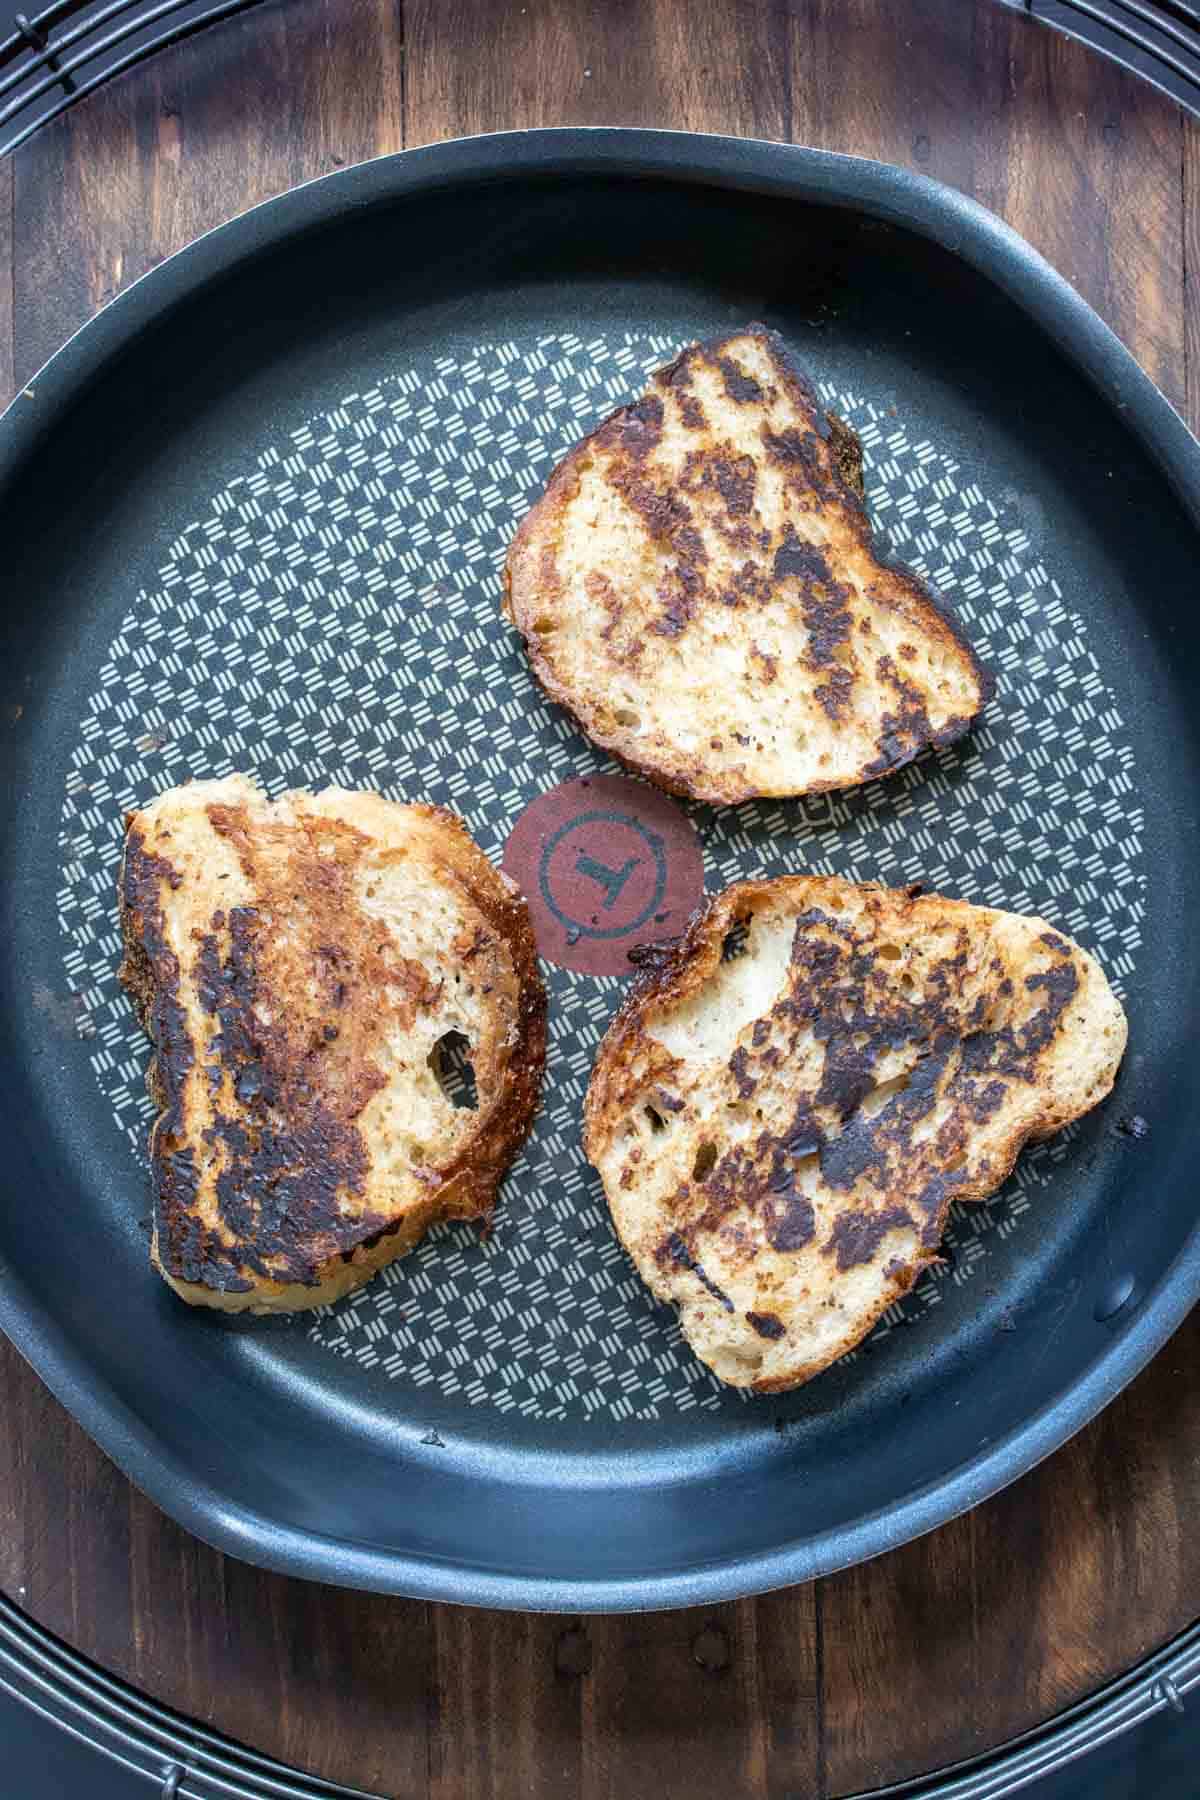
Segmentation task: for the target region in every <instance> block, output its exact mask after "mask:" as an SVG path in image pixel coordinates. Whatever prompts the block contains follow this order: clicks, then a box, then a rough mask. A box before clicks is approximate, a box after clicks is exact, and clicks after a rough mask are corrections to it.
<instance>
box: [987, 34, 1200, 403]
mask: <svg viewBox="0 0 1200 1800" xmlns="http://www.w3.org/2000/svg"><path fill="white" fill-rule="evenodd" d="M972 70H973V83H974V93H973V99H972V108H971V110H972V114H973V116H974V119H975V121H976V130H975V132H974V133H973V134H972V135H973V140H974V144H975V172H974V192H975V195H976V198H978V199H980V200H982V201H983V203H984V205H985V206H990V207H991V208H992V209H993V211H995V212H998V213H999V214H1000V215H1001V217H1003V218H1004V219H1006V220H1007V221H1008V223H1009V224H1010V225H1012V226H1014V227H1015V228H1016V230H1018V231H1019V232H1020V233H1021V234H1022V236H1023V237H1026V238H1028V240H1029V242H1030V243H1031V244H1033V245H1034V246H1035V248H1037V249H1038V250H1040V251H1041V252H1042V254H1043V256H1045V257H1046V258H1047V259H1048V260H1049V261H1050V262H1051V263H1053V265H1054V267H1055V268H1056V269H1057V270H1058V271H1059V273H1060V274H1062V275H1065V276H1066V278H1067V280H1068V281H1069V282H1071V283H1072V284H1073V286H1075V287H1077V288H1078V289H1079V291H1080V293H1081V294H1083V296H1084V298H1085V299H1087V300H1089V301H1090V302H1091V304H1092V305H1093V306H1094V307H1095V308H1096V310H1097V311H1098V312H1099V314H1100V316H1101V317H1102V318H1103V319H1104V320H1105V321H1106V322H1107V323H1108V324H1109V325H1111V326H1112V328H1113V330H1114V331H1115V332H1116V333H1117V335H1118V337H1120V338H1121V339H1123V341H1124V342H1125V343H1126V344H1127V345H1128V346H1129V348H1130V349H1131V350H1132V351H1133V353H1134V355H1135V356H1136V357H1137V358H1138V361H1139V362H1140V363H1141V364H1142V367H1143V368H1144V369H1145V370H1146V371H1147V373H1148V374H1149V375H1151V376H1152V377H1153V379H1154V380H1155V381H1156V382H1157V383H1158V385H1159V387H1161V388H1162V389H1163V391H1164V393H1166V394H1167V395H1168V397H1169V398H1170V399H1171V400H1173V401H1175V402H1176V403H1179V402H1181V401H1182V398H1183V386H1184V343H1183V309H1182V306H1181V304H1180V300H1181V295H1182V289H1183V211H1182V159H1183V147H1184V146H1183V119H1182V114H1181V113H1180V111H1179V108H1178V107H1176V106H1175V105H1173V104H1172V102H1171V101H1169V100H1167V99H1166V98H1165V97H1164V96H1163V95H1162V94H1159V93H1158V92H1157V91H1156V90H1155V89H1153V88H1151V87H1149V86H1147V84H1146V83H1145V82H1142V81H1139V80H1138V79H1137V78H1136V77H1135V76H1133V75H1130V74H1128V73H1127V72H1126V71H1124V70H1123V69H1120V68H1118V67H1117V65H1116V64H1115V63H1111V62H1109V61H1108V60H1107V59H1106V58H1104V57H1098V56H1095V55H1094V54H1093V53H1092V52H1091V51H1089V50H1087V49H1086V48H1085V47H1084V46H1083V45H1082V44H1079V43H1076V42H1075V41H1074V40H1072V39H1070V38H1065V37H1062V36H1060V35H1059V33H1057V32H1055V31H1052V30H1050V29H1049V28H1048V27H1047V26H1045V25H1043V24H1041V23H1040V22H1039V21H1038V20H1036V19H1033V18H1029V17H1026V16H1025V15H1024V14H1023V13H1016V12H1013V11H1010V10H1009V9H1008V8H1006V7H1002V6H991V7H986V8H984V9H983V10H982V11H981V12H980V15H979V18H978V21H977V30H976V47H975V54H974V57H973V60H972Z"/></svg>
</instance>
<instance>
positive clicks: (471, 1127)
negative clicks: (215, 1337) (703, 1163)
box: [120, 775, 545, 1312]
mask: <svg viewBox="0 0 1200 1800" xmlns="http://www.w3.org/2000/svg"><path fill="white" fill-rule="evenodd" d="M120 910H121V925H122V931H123V934H124V941H125V956H124V961H123V962H122V965H121V971H120V973H121V980H122V981H123V983H124V984H125V987H126V988H127V990H128V991H129V994H130V996H131V998H132V1000H133V1003H134V1005H135V1007H136V1008H137V1011H138V1015H139V1017H140V1018H141V1020H142V1023H143V1025H144V1026H145V1028H146V1030H147V1032H148V1033H149V1035H150V1038H151V1040H152V1042H153V1046H154V1051H153V1056H152V1059H151V1064H150V1073H149V1084H150V1091H151V1094H152V1096H153V1099H154V1101H155V1104H156V1105H157V1106H158V1108H159V1114H158V1117H157V1119H156V1120H155V1123H154V1125H153V1128H152V1130H151V1133H150V1161H151V1167H152V1175H153V1188H154V1233H153V1246H152V1260H153V1262H154V1264H155V1266H156V1267H157V1268H158V1270H159V1272H160V1273H161V1274H162V1275H163V1276H164V1278H165V1279H166V1280H167V1281H168V1282H169V1283H170V1285H171V1286H172V1287H173V1288H174V1289H175V1291H176V1293H178V1294H180V1295H182V1297H183V1298H184V1299H185V1300H189V1301H192V1302H193V1303H196V1304H199V1305H203V1306H211V1307H218V1308H221V1309H223V1310H225V1311H231V1312H233V1311H242V1310H250V1311H253V1312H291V1311H294V1310H296V1309H299V1308H304V1307H311V1306H317V1305H320V1304H322V1303H324V1302H326V1301H329V1300H335V1299H337V1298H338V1297H339V1296H340V1295H342V1294H345V1293H347V1292H348V1291H349V1290H350V1289H351V1288H355V1287H358V1286H359V1285H360V1284H361V1283H362V1282H364V1281H366V1280H367V1279H368V1277H369V1276H370V1275H372V1274H373V1273H374V1271H375V1270H376V1269H379V1268H381V1267H382V1266H383V1265H384V1264H385V1263H388V1262H391V1261H392V1260H393V1259H394V1258H395V1257H397V1256H401V1255H403V1253H404V1252H405V1251H406V1250H409V1249H411V1248H412V1247H413V1245H414V1244H415V1243H416V1242H417V1240H418V1239H419V1238H420V1237H421V1236H422V1235H423V1233H424V1232H426V1231H427V1230H428V1229H429V1227H430V1226H431V1225H433V1224H436V1223H437V1222H438V1221H440V1220H443V1219H455V1218H463V1219H474V1218H478V1219H483V1220H486V1219H487V1218H488V1217H489V1216H490V1214H491V1210H492V1206H493V1202H494V1199H495V1195H496V1190H497V1187H498V1185H499V1182H500V1179H501V1177H502V1176H503V1174H504V1171H505V1169H506V1168H507V1166H508V1164H509V1162H510V1161H511V1159H512V1157H513V1155H514V1154H515V1152H516V1150H517V1148H518V1146H519V1145H520V1143H521V1141H522V1139H523V1138H524V1136H525V1134H526V1132H527V1131H528V1129H529V1125H530V1122H531V1120H532V1117H533V1114H534V1111H535V1110H536V1106H537V1101H538V1094H539V1090H540V1085H541V1076H542V1065H543V1061H544V1054H545V994H544V991H543V988H542V984H541V981H540V978H539V976H538V972H537V961H536V953H535V949H534V941H533V933H532V929H531V926H530V922H529V915H528V910H527V908H526V906H525V902H524V901H523V900H522V898H521V897H520V895H519V894H518V893H517V891H516V889H515V887H514V886H513V885H512V883H510V882H509V880H508V878H507V877H506V876H504V875H502V874H500V873H498V872H497V871H496V870H495V869H494V868H493V867H492V865H491V864H490V863H489V862H488V860H487V858H486V857H485V856H484V855H483V853H482V851H481V850H479V849H478V848H477V846H476V845H475V844H474V843H473V842H472V840H471V839H470V837H469V836H468V835H467V832H466V829H465V827H464V826H463V824H462V823H461V821H460V820H459V819H457V818H456V817H455V816H454V815H453V814H452V813H449V812H445V811H443V810H442V809H440V808H438V807H433V806H402V805H397V804H395V803H393V802H391V801H389V800H386V799H384V798H383V797H382V796H381V795H379V794H375V793H369V792H348V791H345V790H343V789H338V788H327V789H325V790H324V791H323V792H322V793H319V794H308V793H301V792H295V793H289V794H284V795H283V796H282V797H281V798H280V799H278V800H276V801H269V800H268V799H267V798H266V796H265V795H264V794H263V793H262V791H261V790H260V789H259V788H258V787H257V786H256V784H255V783H254V782H253V781H252V780H249V779H248V778H247V777H245V776H242V775H233V776H230V777H228V778H227V779H225V780H221V781H197V782H193V783H191V784H190V785H188V786H184V787H179V788H174V789H172V790H171V791H170V792H168V793H164V794H160V795H159V796H158V798H157V799H156V800H154V801H152V802H151V804H150V805H148V806H147V807H145V808H144V809H142V810H140V811H138V812H134V813H131V814H130V815H129V816H128V819H127V822H126V837H125V851H124V858H123V862H122V868H121V876H120Z"/></svg>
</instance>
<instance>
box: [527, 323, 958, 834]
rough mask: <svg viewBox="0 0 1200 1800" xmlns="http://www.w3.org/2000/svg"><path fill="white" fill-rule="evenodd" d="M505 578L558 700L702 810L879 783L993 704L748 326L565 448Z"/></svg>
mask: <svg viewBox="0 0 1200 1800" xmlns="http://www.w3.org/2000/svg"><path fill="white" fill-rule="evenodd" d="M505 581H506V588H505V608H506V611H507V613H508V615H509V617H510V618H511V619H512V621H513V623H514V624H515V625H516V627H517V629H518V630H519V632H520V633H521V636H522V638H523V640H524V643H525V647H526V650H527V652H528V655H529V658H530V661H531V663H532V666H533V669H534V672H535V674H536V675H537V677H538V679H539V681H540V682H541V683H542V685H543V687H544V688H545V689H546V692H547V693H548V694H549V695H550V697H551V698H552V699H553V700H556V701H558V702H559V703H560V704H561V705H563V706H564V707H566V708H567V709H568V711H570V712H571V713H572V714H573V716H574V717H575V719H576V720H577V721H578V723H579V725H580V726H581V728H582V729H583V730H584V731H585V732H586V733H587V735H588V736H589V737H590V738H591V739H592V740H593V741H594V742H595V743H596V744H598V745H600V746H601V747H602V748H603V749H605V750H608V751H611V752H612V753H613V754H614V755H615V756H618V757H619V758H620V759H621V760H622V761H623V762H625V763H627V764H628V765H629V766H630V767H631V768H633V769H637V770H639V771H640V772H641V773H642V774H643V775H646V776H647V777H648V778H649V779H650V780H652V781H655V782H657V783H658V784H659V785H660V786H661V787H664V788H666V789H668V790H669V791H671V792H673V793H679V794H686V795H690V796H692V797H693V798H696V799H700V800H708V801H711V802H713V803H714V804H728V803H734V802H738V801H742V800H746V799H749V798H751V797H753V796H755V795H785V794H803V793H812V792H815V791H817V790H820V789H830V788H844V787H851V786H854V785H855V784H856V783H860V782H864V781H870V780H873V779H874V778H875V777H877V776H880V775H886V774H888V773H889V772H890V771H892V770H894V769H898V768H900V767H901V766H902V765H903V764H905V763H907V762H910V761H911V760H912V759H913V757H915V756H916V755H918V753H919V752H920V751H921V750H923V749H925V748H926V747H928V746H930V745H933V746H939V745H945V744H949V743H951V742H952V741H953V740H954V739H955V738H958V737H960V736H962V734H963V733H964V732H966V731H967V730H968V729H969V727H970V724H971V721H972V720H973V719H974V718H975V716H976V714H977V713H978V712H979V711H980V709H981V707H982V706H983V704H984V702H985V700H986V699H987V697H988V694H989V692H990V683H989V680H988V678H987V676H986V675H985V674H984V672H983V670H982V669H981V668H980V665H979V663H978V661H977V660H976V657H975V655H974V652H973V651H972V650H971V648H970V646H969V645H968V643H967V642H966V640H965V639H964V637H963V635H962V633H961V632H960V630H959V628H958V626H957V625H956V624H955V622H954V621H953V619H952V618H951V617H950V615H949V613H947V612H946V611H945V610H944V608H943V607H942V606H941V604H940V603H939V602H938V601H937V600H935V598H934V596H933V595H932V594H931V592H930V591H929V589H928V588H927V587H926V586H925V584H924V583H923V582H922V581H921V580H920V578H919V577H918V576H917V575H915V574H913V573H912V572H911V571H909V570H907V569H903V568H900V567H898V566H896V565H894V564H891V563H888V562H884V561H883V560H881V558H880V557H879V556H878V555H877V554H876V553H875V550H874V548H873V544H872V537H871V528H870V523H869V520H868V517H867V513H866V510H865V508H864V505H863V498H862V453H861V448H860V446H859V442H858V439H857V437H856V436H855V434H854V433H853V432H852V431H851V430H850V428H849V427H848V426H846V425H845V424H843V423H842V422H841V421H840V420H838V419H836V418H833V417H831V416H829V415H827V414H826V412H825V411H824V410H823V408H822V407H821V405H820V402H819V401H818V399H817V397H816V394H815V392H814V390H813V388H812V386H811V385H810V383H809V382H808V380H807V378H806V377H805V376H804V375H803V374H802V373H801V371H800V370H799V369H798V368H797V367H796V365H795V364H794V363H793V362H792V360H791V358H790V356H789V355H788V353H787V350H786V349H785V347H784V344H783V342H782V340H781V339H780V338H779V337H778V336H777V335H776V334H775V333H773V332H769V331H767V330H765V329H764V328H763V327H762V326H757V325H751V326H748V327H746V328H745V329H744V330H742V331H738V332H735V333H733V334H731V335H730V336H728V337H724V338H719V339H716V340H714V341H712V342H710V343H704V344H695V345H693V346H692V348H691V349H689V350H685V351H684V352H683V354H682V355H681V356H679V357H677V358H676V360H675V361H674V362H673V363H672V364H671V365H670V366H669V367H668V368H665V369H660V370H659V371H658V373H657V374H656V375H654V376H653V377H652V379H651V381H650V385H649V390H648V391H647V393H646V394H645V395H643V397H642V398H641V399H640V400H638V401H636V402H635V403H634V404H633V405H631V406H626V407H622V408H621V410H620V411H619V412H616V413H614V414H613V415H612V417H611V418H610V419H608V420H607V421H606V422H605V423H604V424H603V425H601V426H600V427H599V428H598V429H597V430H596V431H594V432H593V433H592V434H591V436H590V437H587V438H585V439H584V440H583V442H582V443H581V444H579V445H577V446H576V448H575V449H574V450H572V451H571V452H570V454H569V455H568V456H567V457H566V458H565V460H564V461H563V462H562V463H560V465H559V466H558V468H557V469H556V470H555V472H554V474H553V476H552V477H551V479H550V483H549V485H548V487H547V489H546V492H545V494H544V495H543V497H542V498H541V499H540V500H539V501H538V502H537V504H536V505H535V506H534V508H533V510H532V511H531V512H530V513H529V515H528V516H527V517H526V519H525V520H524V522H523V523H522V525H521V526H520V529H519V530H518V532H517V534H516V537H515V538H514V540H513V543H512V546H511V548H510V550H509V554H508V562H507V567H506V576H505Z"/></svg>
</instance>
